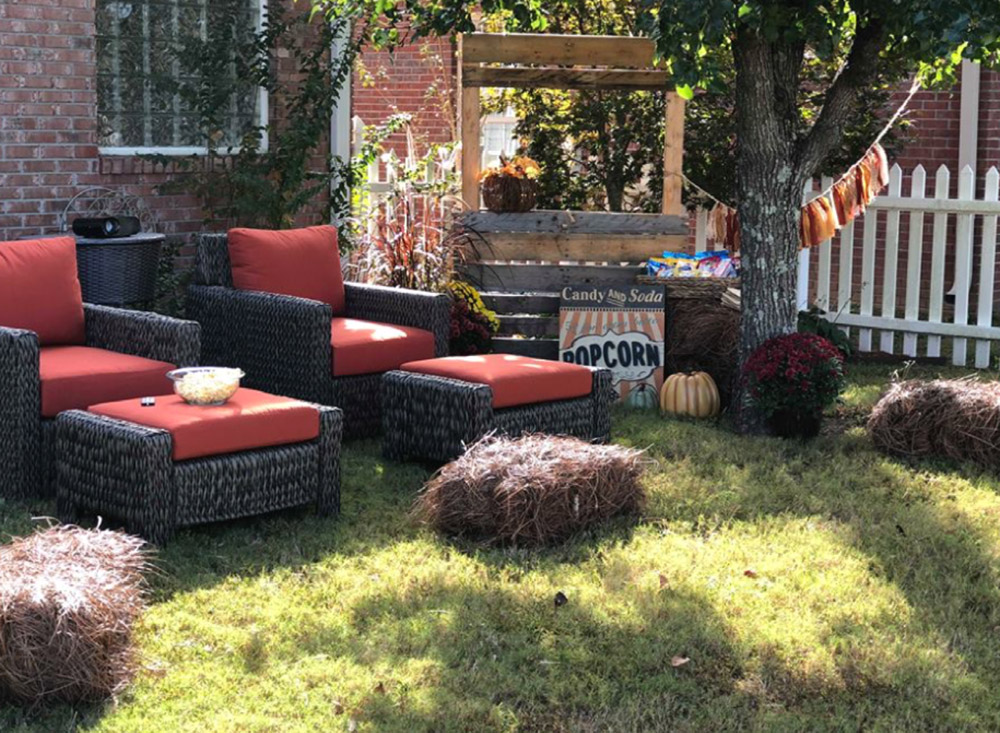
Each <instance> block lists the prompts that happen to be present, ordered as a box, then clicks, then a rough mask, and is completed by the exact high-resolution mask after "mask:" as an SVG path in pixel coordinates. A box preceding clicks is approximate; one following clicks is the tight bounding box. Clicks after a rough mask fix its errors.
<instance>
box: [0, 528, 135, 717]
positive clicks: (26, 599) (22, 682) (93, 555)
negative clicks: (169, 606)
mask: <svg viewBox="0 0 1000 733" xmlns="http://www.w3.org/2000/svg"><path fill="white" fill-rule="evenodd" d="M142 545H143V541H142V540H141V539H140V538H138V537H133V536H131V535H127V534H124V533H122V532H111V531H107V530H84V529H80V528H77V527H67V526H59V527H50V528H48V529H45V530H42V531H39V532H36V533H35V534H32V535H29V536H27V537H22V538H19V539H15V540H14V541H13V542H11V543H10V544H7V545H4V546H2V547H0V579H2V581H0V699H5V700H11V701H16V702H23V703H35V702H40V701H62V702H80V701H100V700H103V699H105V698H108V697H110V696H113V695H116V694H118V693H119V692H121V691H122V689H124V687H125V686H126V685H127V684H128V683H129V682H130V681H131V679H132V676H133V673H134V671H135V667H136V659H135V654H134V650H133V646H132V624H133V622H134V621H135V619H136V617H137V616H138V615H139V613H140V612H141V611H142V609H143V606H144V603H143V587H144V585H143V579H142V572H143V570H144V569H145V567H146V555H145V553H144V551H143V549H142Z"/></svg>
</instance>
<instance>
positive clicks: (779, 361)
mask: <svg viewBox="0 0 1000 733" xmlns="http://www.w3.org/2000/svg"><path fill="white" fill-rule="evenodd" d="M743 378H744V380H745V386H746V399H747V401H748V402H749V404H751V405H752V406H753V407H754V408H756V409H757V410H758V411H760V413H761V414H762V415H763V416H764V417H765V418H767V417H770V416H772V415H774V414H775V413H776V412H779V411H788V412H797V413H800V414H808V415H819V414H821V413H822V412H823V410H824V409H825V408H826V407H828V406H830V405H832V404H833V403H834V402H836V401H837V397H838V396H839V395H840V393H841V392H842V391H843V390H844V387H845V386H846V382H845V379H844V361H843V356H842V355H841V353H840V351H838V350H837V347H836V346H834V345H833V344H832V343H831V342H830V341H829V340H828V339H825V338H823V337H822V336H818V335H816V334H813V333H793V334H789V335H787V336H778V337H776V338H773V339H770V340H768V341H765V342H764V344H762V345H761V346H760V348H758V349H757V350H756V351H754V352H753V354H751V355H750V358H749V359H747V362H746V364H744V365H743Z"/></svg>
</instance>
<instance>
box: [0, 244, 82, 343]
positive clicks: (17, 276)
mask: <svg viewBox="0 0 1000 733" xmlns="http://www.w3.org/2000/svg"><path fill="white" fill-rule="evenodd" d="M0 326H7V327H8V328H25V329H27V330H29V331H34V332H35V333H36V334H38V343H39V344H41V345H42V346H48V345H51V344H82V343H83V339H84V332H83V296H82V295H81V294H80V279H79V276H78V275H77V271H76V240H75V239H73V237H54V238H52V239H29V240H25V241H23V242H0Z"/></svg>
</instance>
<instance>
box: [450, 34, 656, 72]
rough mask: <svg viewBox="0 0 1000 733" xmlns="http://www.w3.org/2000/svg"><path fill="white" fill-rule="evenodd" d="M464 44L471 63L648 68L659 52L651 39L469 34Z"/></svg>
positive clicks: (468, 60) (464, 39)
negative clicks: (656, 52)
mask: <svg viewBox="0 0 1000 733" xmlns="http://www.w3.org/2000/svg"><path fill="white" fill-rule="evenodd" d="M462 43H463V46H464V50H465V57H464V59H465V61H466V62H471V63H500V64H554V65H562V66H575V65H580V66H620V67H636V68H645V67H649V66H652V64H653V57H654V53H655V51H656V47H655V44H654V43H653V41H652V40H651V39H649V38H635V37H629V36H575V35H556V34H549V33H503V34H501V33H467V34H465V35H464V36H463V37H462Z"/></svg>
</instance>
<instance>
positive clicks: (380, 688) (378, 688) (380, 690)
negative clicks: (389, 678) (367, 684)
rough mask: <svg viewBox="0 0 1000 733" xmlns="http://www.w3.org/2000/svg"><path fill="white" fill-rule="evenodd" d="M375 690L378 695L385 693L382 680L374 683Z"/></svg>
mask: <svg viewBox="0 0 1000 733" xmlns="http://www.w3.org/2000/svg"><path fill="white" fill-rule="evenodd" d="M375 692H377V693H378V694H380V695H384V694H385V683H384V682H379V683H378V684H377V685H375Z"/></svg>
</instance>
